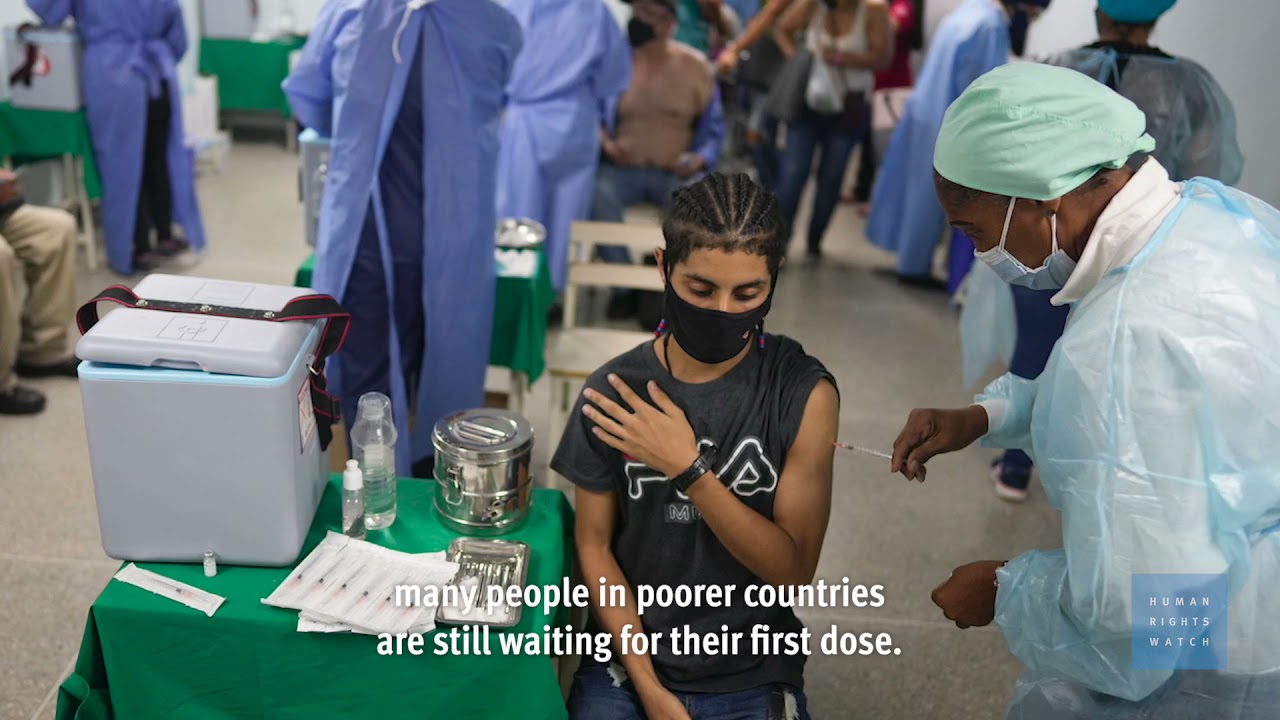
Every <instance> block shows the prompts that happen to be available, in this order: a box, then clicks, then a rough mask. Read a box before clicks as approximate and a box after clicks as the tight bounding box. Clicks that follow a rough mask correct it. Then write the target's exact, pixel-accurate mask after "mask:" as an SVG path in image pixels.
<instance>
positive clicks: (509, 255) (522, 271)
mask: <svg viewBox="0 0 1280 720" xmlns="http://www.w3.org/2000/svg"><path fill="white" fill-rule="evenodd" d="M494 259H495V260H496V261H497V264H498V277H518V278H531V277H533V276H534V275H535V274H536V273H537V271H538V253H536V252H534V251H532V250H520V249H515V248H499V249H498V250H496V251H494Z"/></svg>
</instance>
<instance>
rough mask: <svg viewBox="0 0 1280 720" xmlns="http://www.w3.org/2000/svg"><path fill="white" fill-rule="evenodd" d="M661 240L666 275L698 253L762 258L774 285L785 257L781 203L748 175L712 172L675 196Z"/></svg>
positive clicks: (672, 199) (669, 207) (677, 191)
mask: <svg viewBox="0 0 1280 720" xmlns="http://www.w3.org/2000/svg"><path fill="white" fill-rule="evenodd" d="M662 236H663V238H664V239H665V240H666V243H667V248H666V251H665V253H664V255H665V264H666V271H667V273H668V275H669V274H670V273H671V269H672V268H674V267H675V266H676V265H677V264H678V263H680V262H683V261H684V260H686V259H688V257H689V254H690V253H692V252H693V251H694V250H708V249H713V250H723V251H725V252H745V253H751V254H752V255H762V256H764V259H765V263H766V264H767V265H768V267H769V274H770V275H772V276H773V277H774V278H775V280H776V278H777V275H778V268H779V267H781V265H782V259H783V257H785V256H786V254H787V246H786V242H785V240H784V238H783V223H782V214H781V212H779V210H778V199H777V198H776V197H774V195H773V193H771V192H769V191H768V190H766V189H764V188H763V187H761V186H760V185H759V184H757V183H756V182H755V181H754V180H752V179H751V177H750V176H748V175H746V174H745V173H737V174H734V175H724V174H721V173H712V174H710V175H708V176H707V177H705V178H703V179H702V180H700V181H698V182H696V183H694V184H692V185H688V186H686V187H683V188H680V189H678V190H676V191H675V192H674V193H672V194H671V201H670V203H669V205H668V207H667V213H666V218H665V220H664V221H663V223H662Z"/></svg>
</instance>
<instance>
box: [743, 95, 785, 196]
mask: <svg viewBox="0 0 1280 720" xmlns="http://www.w3.org/2000/svg"><path fill="white" fill-rule="evenodd" d="M767 97H768V94H767V93H762V92H755V93H752V100H751V102H752V105H751V119H750V121H749V122H748V123H747V129H748V130H750V131H751V132H756V133H760V135H762V136H763V137H761V138H760V142H756V143H749V144H750V146H751V164H752V165H753V166H755V169H756V177H757V179H759V181H760V184H761V185H762V186H764V187H765V188H766V189H768V190H772V191H774V192H776V191H777V189H778V162H779V161H778V119H777V118H775V117H773V116H772V115H770V114H769V113H768V111H766V110H765V99H766V98H767Z"/></svg>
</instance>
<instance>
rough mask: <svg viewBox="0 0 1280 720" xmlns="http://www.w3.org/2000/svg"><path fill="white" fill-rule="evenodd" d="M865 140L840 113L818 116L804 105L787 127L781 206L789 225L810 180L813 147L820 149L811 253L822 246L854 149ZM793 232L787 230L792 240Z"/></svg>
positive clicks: (783, 154)
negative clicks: (861, 140) (798, 115)
mask: <svg viewBox="0 0 1280 720" xmlns="http://www.w3.org/2000/svg"><path fill="white" fill-rule="evenodd" d="M860 139H862V128H861V127H857V128H852V129H850V128H848V127H847V124H846V123H844V122H843V121H842V116H841V115H819V114H818V113H816V112H814V111H812V110H810V109H809V108H807V107H806V108H804V110H802V111H801V113H800V117H799V118H797V119H796V121H795V122H793V123H791V124H790V125H788V126H787V146H786V147H785V148H783V151H782V171H781V175H780V177H779V178H778V205H779V209H780V210H781V211H782V218H783V220H784V221H785V222H786V224H787V227H788V228H791V227H792V226H793V224H794V223H795V218H796V211H797V210H798V209H799V208H800V196H801V194H803V193H804V186H805V183H807V182H808V181H809V170H810V168H811V167H812V165H813V153H814V150H819V149H820V150H821V151H822V157H821V158H820V159H819V161H818V174H817V177H816V179H815V182H816V187H815V188H814V195H813V212H812V214H811V215H810V216H809V237H808V240H809V242H808V249H809V252H812V253H816V252H817V251H818V249H819V248H820V247H821V245H822V236H823V235H825V234H826V232H827V225H828V224H829V223H830V222H831V215H832V214H833V213H835V211H836V205H837V204H838V203H839V202H840V187H841V185H843V184H844V172H845V170H846V169H847V168H848V167H849V157H850V156H851V155H853V148H854V147H856V146H857V144H858V141H859V140H860ZM790 238H791V234H790V232H788V233H787V239H788V240H790Z"/></svg>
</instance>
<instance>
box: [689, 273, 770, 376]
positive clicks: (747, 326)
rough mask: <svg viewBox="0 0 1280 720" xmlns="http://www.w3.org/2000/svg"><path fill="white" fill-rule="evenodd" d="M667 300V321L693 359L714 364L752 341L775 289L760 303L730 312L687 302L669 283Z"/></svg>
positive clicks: (734, 353)
mask: <svg viewBox="0 0 1280 720" xmlns="http://www.w3.org/2000/svg"><path fill="white" fill-rule="evenodd" d="M665 304H666V313H667V323H668V324H669V325H670V326H671V334H672V335H674V336H675V338H676V342H677V343H680V347H681V348H683V349H684V351H685V352H687V353H689V357H692V358H693V359H694V360H697V361H698V362H701V363H706V364H708V365H715V364H717V363H722V362H724V361H726V360H729V359H732V358H733V356H735V355H737V354H738V353H740V352H742V348H743V347H744V346H746V344H747V343H748V342H750V341H751V333H752V332H753V331H755V330H756V329H757V328H758V327H759V326H760V323H761V322H763V321H764V316H765V315H768V314H769V308H770V306H772V305H773V290H772V288H771V289H770V290H769V297H767V298H765V301H764V302H763V303H761V304H760V307H758V308H755V309H754V310H748V311H746V312H744V313H727V312H721V311H719V310H707V309H705V308H700V307H698V306H697V305H693V304H692V303H689V302H686V301H685V299H684V298H682V297H680V295H679V294H677V293H676V291H675V288H673V287H671V284H670V283H668V284H667V292H666V303H665ZM743 336H746V337H743Z"/></svg>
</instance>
